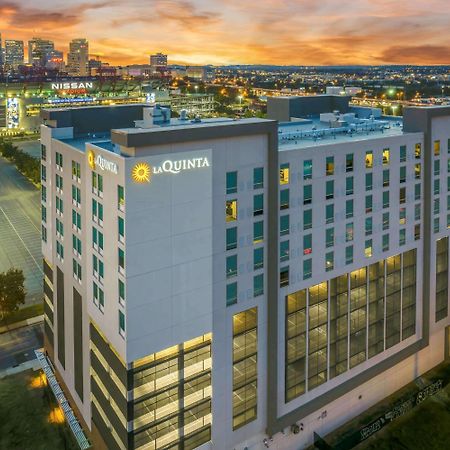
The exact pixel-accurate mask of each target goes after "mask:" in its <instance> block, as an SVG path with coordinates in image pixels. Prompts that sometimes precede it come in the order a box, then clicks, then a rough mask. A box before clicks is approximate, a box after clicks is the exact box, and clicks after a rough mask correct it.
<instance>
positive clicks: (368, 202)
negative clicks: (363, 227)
mask: <svg viewBox="0 0 450 450" xmlns="http://www.w3.org/2000/svg"><path fill="white" fill-rule="evenodd" d="M372 209H373V197H372V196H371V195H366V213H370V212H372Z"/></svg>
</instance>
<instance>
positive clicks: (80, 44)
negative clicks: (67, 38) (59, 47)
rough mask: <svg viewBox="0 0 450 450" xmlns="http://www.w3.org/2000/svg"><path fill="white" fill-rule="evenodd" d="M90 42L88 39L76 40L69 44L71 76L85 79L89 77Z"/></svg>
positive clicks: (68, 57) (68, 66) (68, 62)
mask: <svg viewBox="0 0 450 450" xmlns="http://www.w3.org/2000/svg"><path fill="white" fill-rule="evenodd" d="M88 64H89V42H88V41H87V40H86V39H74V40H73V41H71V42H70V44H69V53H68V54H67V71H68V72H69V75H72V76H79V77H85V76H87V75H89V66H88Z"/></svg>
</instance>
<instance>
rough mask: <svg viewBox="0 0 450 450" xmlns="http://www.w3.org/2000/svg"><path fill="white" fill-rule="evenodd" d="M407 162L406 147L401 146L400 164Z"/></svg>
mask: <svg viewBox="0 0 450 450" xmlns="http://www.w3.org/2000/svg"><path fill="white" fill-rule="evenodd" d="M405 161H406V145H401V146H400V162H405Z"/></svg>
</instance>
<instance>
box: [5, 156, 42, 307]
mask: <svg viewBox="0 0 450 450" xmlns="http://www.w3.org/2000/svg"><path fill="white" fill-rule="evenodd" d="M40 208H41V204H40V192H39V190H38V189H36V187H35V186H34V185H33V184H31V183H30V182H29V181H28V180H27V179H26V178H25V177H24V176H23V175H21V174H20V173H19V172H18V171H17V169H16V168H15V166H14V165H13V164H11V163H10V162H9V161H7V160H6V159H4V158H2V157H0V272H3V271H6V270H8V269H9V268H10V267H16V268H19V269H22V270H23V272H24V276H25V288H26V290H27V299H26V302H27V303H28V304H31V303H35V302H38V301H41V300H42V277H43V274H42V254H41V231H40V229H41V212H40Z"/></svg>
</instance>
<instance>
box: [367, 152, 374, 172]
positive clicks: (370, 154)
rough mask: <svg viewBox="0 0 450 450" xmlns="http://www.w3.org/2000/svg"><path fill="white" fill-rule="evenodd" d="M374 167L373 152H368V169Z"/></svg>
mask: <svg viewBox="0 0 450 450" xmlns="http://www.w3.org/2000/svg"><path fill="white" fill-rule="evenodd" d="M372 167H373V152H366V169H372Z"/></svg>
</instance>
